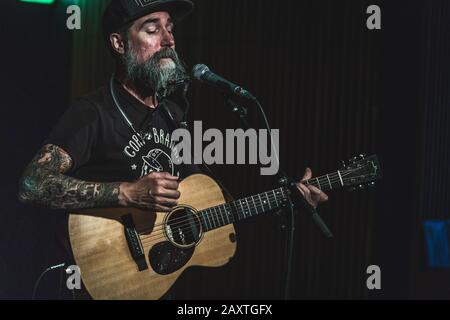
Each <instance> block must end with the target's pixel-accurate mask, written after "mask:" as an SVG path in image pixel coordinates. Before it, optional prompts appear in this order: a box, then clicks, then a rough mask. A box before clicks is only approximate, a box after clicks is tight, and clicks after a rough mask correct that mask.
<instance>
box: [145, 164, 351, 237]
mask: <svg viewBox="0 0 450 320" xmlns="http://www.w3.org/2000/svg"><path fill="white" fill-rule="evenodd" d="M350 171H351V170H347V171H346V172H345V171H342V173H341V177H345V176H347V175H348V174H350V173H351V172H350ZM332 175H334V176H336V177H333V178H330V180H329V181H328V179H329V178H327V176H322V177H318V178H313V179H308V180H306V181H304V182H303V183H304V184H305V183H308V185H313V186H316V185H315V183H316V180H317V179H319V185H320V186H327V187H328V186H329V185H330V184H331V185H333V184H334V183H337V182H340V180H341V179H340V178H339V175H338V173H333V174H329V175H328V176H332ZM343 180H345V179H343ZM340 184H341V183H340ZM316 187H319V186H316ZM278 189H280V188H278ZM278 189H274V190H271V191H267V192H264V193H261V194H257V195H254V196H249V197H246V198H244V199H248V198H252V197H256V196H258V195H263V194H266V193H267V194H268V193H273V191H276V190H278ZM319 189H320V190H323V188H319ZM327 190H332V189H331V188H330V189H327ZM327 190H326V191H327ZM244 199H242V200H244ZM237 201H239V200H237ZM234 202H235V201H233V202H230V203H234ZM217 207H220V206H217ZM214 208H216V207H212V208H209V209H214ZM177 219H185V218H184V217H182V218H177ZM177 219H174V220H173V222H175V221H177ZM161 225H162V224H157V225H154V226H153V229H154V228H155V227H159V226H161Z"/></svg>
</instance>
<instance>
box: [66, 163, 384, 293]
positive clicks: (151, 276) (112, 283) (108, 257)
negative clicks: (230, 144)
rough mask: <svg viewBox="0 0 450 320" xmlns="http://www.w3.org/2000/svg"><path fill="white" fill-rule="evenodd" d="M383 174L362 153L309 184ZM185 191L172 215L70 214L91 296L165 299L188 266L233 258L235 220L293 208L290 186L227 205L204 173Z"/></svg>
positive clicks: (185, 184) (334, 185) (361, 182)
mask: <svg viewBox="0 0 450 320" xmlns="http://www.w3.org/2000/svg"><path fill="white" fill-rule="evenodd" d="M380 176H381V175H380V166H379V162H378V159H377V157H376V156H370V157H365V156H360V157H357V158H353V159H352V160H351V161H350V162H349V163H347V164H346V165H345V166H344V168H342V170H339V171H337V172H335V173H332V174H327V175H325V176H321V177H317V178H314V179H310V180H308V181H303V183H304V184H306V185H314V186H316V187H318V188H320V189H321V190H323V191H328V190H335V189H338V188H342V187H351V188H363V187H365V186H367V185H373V184H374V183H375V181H376V180H377V179H379V178H380ZM179 191H180V192H181V198H180V199H179V203H180V205H179V206H178V207H176V208H175V209H174V210H173V211H172V212H169V213H153V212H147V211H145V210H140V209H136V208H113V209H102V210H98V209H97V210H92V211H87V212H83V214H71V215H70V216H69V236H70V243H71V246H72V250H73V254H74V258H75V261H76V263H77V265H78V266H79V267H80V270H81V278H82V280H83V283H84V285H85V287H86V289H87V291H88V292H89V294H90V295H91V296H92V298H94V299H139V300H141V299H159V298H161V297H162V296H163V295H164V294H165V293H166V292H167V291H168V290H169V289H170V288H171V286H172V285H173V284H174V283H175V281H176V280H177V278H178V277H179V276H180V275H181V273H182V272H183V271H184V270H186V269H187V268H189V267H192V266H203V267H220V266H223V265H225V264H226V263H227V262H228V261H229V260H230V259H231V258H232V257H233V256H234V254H235V252H236V245H237V243H236V234H235V229H234V223H236V222H238V221H241V220H244V219H248V218H251V217H255V216H257V215H260V214H263V213H266V212H270V211H275V210H276V209H282V208H284V207H287V206H290V204H291V200H290V194H291V189H290V188H289V187H288V186H286V187H280V188H277V189H274V190H271V191H268V192H264V193H261V194H257V195H253V196H250V197H247V198H244V199H240V200H237V201H233V202H229V203H226V202H225V196H224V193H223V191H222V190H221V188H220V187H219V185H218V184H217V183H216V182H215V181H214V180H213V179H211V178H210V177H208V176H205V175H202V174H196V175H193V176H190V177H188V178H186V179H185V180H183V181H182V182H181V183H180V186H179Z"/></svg>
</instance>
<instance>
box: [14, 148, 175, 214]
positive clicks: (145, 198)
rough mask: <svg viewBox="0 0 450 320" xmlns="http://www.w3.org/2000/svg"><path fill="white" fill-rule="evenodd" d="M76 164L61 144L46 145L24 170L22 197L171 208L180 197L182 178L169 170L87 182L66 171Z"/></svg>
mask: <svg viewBox="0 0 450 320" xmlns="http://www.w3.org/2000/svg"><path fill="white" fill-rule="evenodd" d="M72 164H73V162H72V159H71V158H70V156H69V155H68V154H67V153H66V152H65V151H64V150H62V149H61V148H59V147H57V146H54V145H46V146H44V147H43V148H42V149H41V150H40V152H39V153H38V154H37V155H36V157H35V158H34V159H33V160H32V161H31V163H30V164H29V165H28V167H27V169H26V170H25V173H24V174H23V177H22V179H21V181H20V191H19V199H20V200H21V201H22V202H25V203H33V204H37V205H41V206H44V207H48V208H52V209H69V210H77V209H95V208H108V207H120V206H123V207H131V206H132V207H138V208H148V209H154V210H156V211H160V212H163V211H164V212H167V211H170V210H171V208H173V207H175V206H176V205H177V202H176V200H177V199H178V198H179V197H180V193H179V192H178V181H177V180H178V178H177V177H173V176H171V175H170V174H168V173H152V174H150V175H148V176H146V177H143V178H141V179H139V180H138V181H136V182H134V183H126V182H122V183H120V182H117V183H98V182H87V181H81V180H78V179H75V178H72V177H69V176H66V175H64V173H66V172H67V171H68V170H69V169H70V168H71V166H72Z"/></svg>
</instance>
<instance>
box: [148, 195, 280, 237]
mask: <svg viewBox="0 0 450 320" xmlns="http://www.w3.org/2000/svg"><path fill="white" fill-rule="evenodd" d="M272 197H273V196H272ZM274 199H275V198H274V197H273V199H272V200H274ZM272 200H271V201H272ZM265 208H266V207H265V206H264V205H263V204H261V208H259V206H258V205H257V206H256V209H257V210H258V211H259V213H263V212H262V211H260V209H262V210H263V211H264V209H265ZM269 208H270V206H269ZM270 210H272V209H269V210H266V211H270ZM244 216H245V215H244ZM216 217H217V216H216ZM238 217H242V215H239V212H238ZM185 221H186V220H185ZM185 221H183V222H185ZM218 221H219V220H218ZM231 223H232V222H230V223H228V224H231ZM228 224H224V225H222V226H220V227H223V226H226V225H228ZM190 225H191V224H190V223H189V222H188V223H185V224H182V225H179V226H174V228H173V229H177V230H180V229H181V232H182V233H183V234H185V235H187V236H193V235H194V234H193V232H192V228H190ZM218 228H219V227H215V228H213V229H211V230H215V229H218ZM160 230H164V228H160ZM211 230H208V231H211ZM158 231H159V230H158ZM186 231H189V232H186ZM155 237H156V239H151V238H155ZM140 238H141V242H142V244H143V245H145V244H148V243H151V242H154V241H158V240H160V239H166V236H165V232H164V231H162V232H160V233H152V234H151V235H149V236H147V237H145V238H144V237H143V236H142V235H141V236H140Z"/></svg>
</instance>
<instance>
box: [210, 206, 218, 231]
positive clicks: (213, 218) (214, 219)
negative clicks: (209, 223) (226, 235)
mask: <svg viewBox="0 0 450 320" xmlns="http://www.w3.org/2000/svg"><path fill="white" fill-rule="evenodd" d="M212 210H214V208H212ZM213 212H214V211H212V212H211V213H213ZM213 214H214V215H213V216H212V220H213V223H214V229H216V228H217V222H218V221H217V219H216V218H217V216H216V215H215V213H213Z"/></svg>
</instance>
